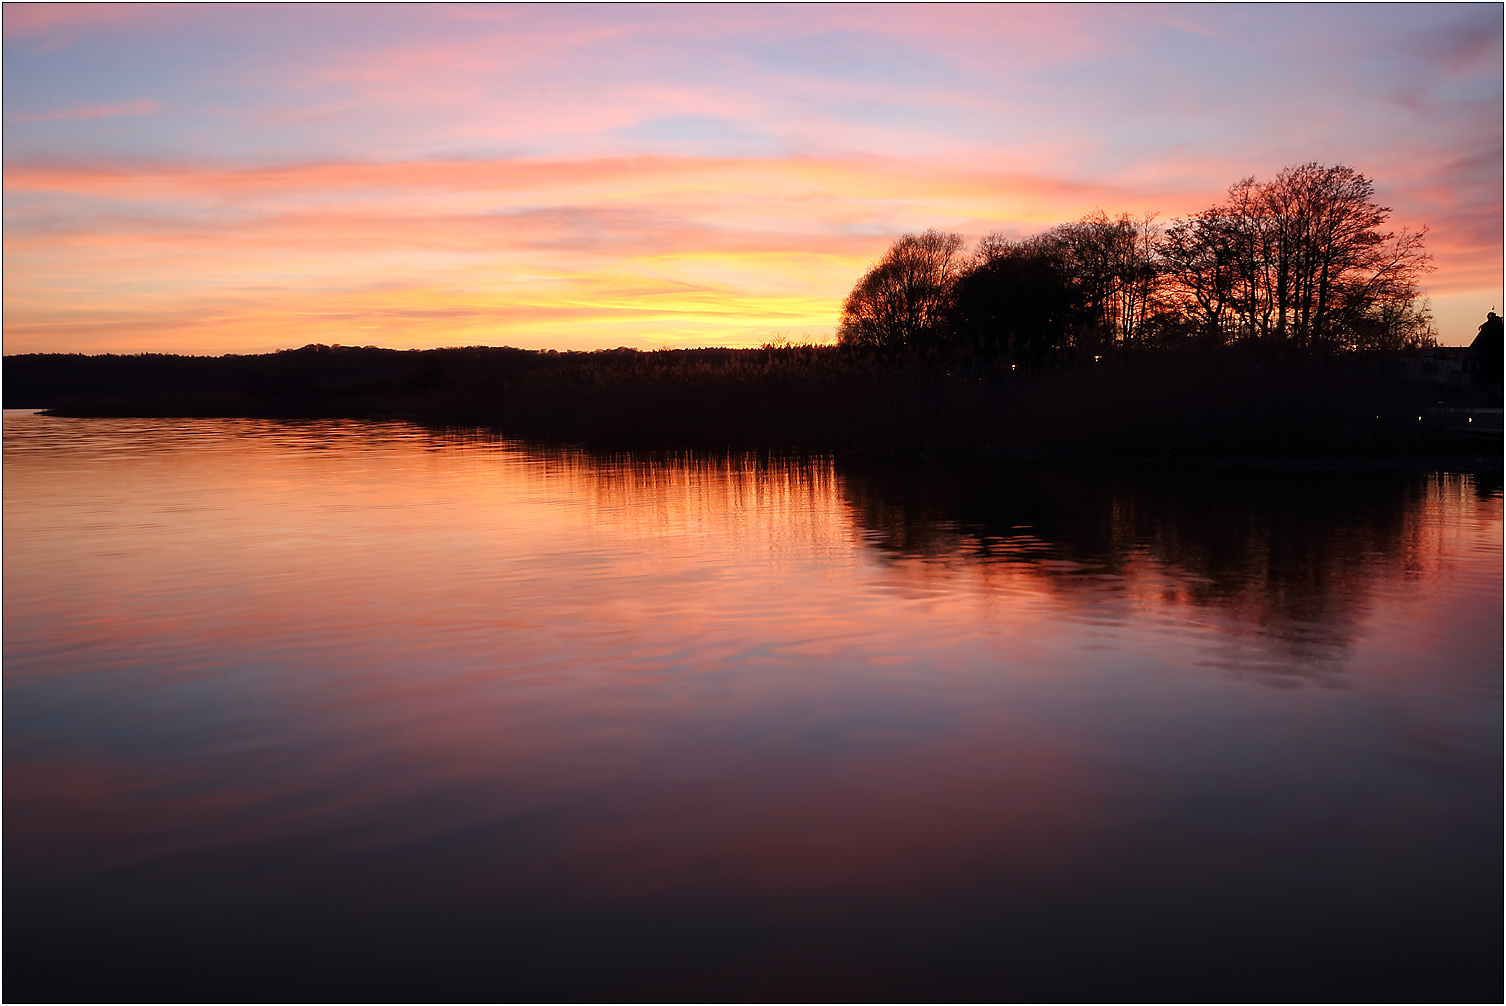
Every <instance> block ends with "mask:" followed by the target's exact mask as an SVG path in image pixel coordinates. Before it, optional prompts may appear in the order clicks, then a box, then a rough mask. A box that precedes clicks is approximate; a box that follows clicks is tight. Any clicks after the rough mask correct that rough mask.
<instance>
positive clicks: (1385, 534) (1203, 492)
mask: <svg viewBox="0 0 1506 1006" xmlns="http://www.w3.org/2000/svg"><path fill="white" fill-rule="evenodd" d="M838 468H839V472H840V474H841V475H842V478H843V483H844V486H845V492H846V496H847V500H848V504H849V506H850V507H851V509H852V512H853V514H854V517H855V519H856V521H857V522H858V523H859V524H860V525H861V527H862V528H863V529H864V531H865V536H866V537H867V539H868V540H869V542H870V544H871V545H872V546H873V547H874V548H877V549H879V550H880V551H881V552H884V553H886V554H888V555H890V556H891V557H892V558H893V559H894V561H895V563H896V565H899V566H905V565H907V564H908V563H909V561H911V560H916V559H925V560H930V561H931V562H933V563H934V562H935V561H937V560H951V561H955V562H961V563H964V564H968V565H978V564H982V565H983V566H985V567H987V566H993V565H1001V566H1006V567H1008V568H1010V569H1012V570H1017V571H1018V572H1020V573H1021V574H1023V575H1026V576H1029V577H1032V578H1034V579H1035V580H1036V581H1037V582H1040V583H1042V584H1045V585H1047V586H1049V587H1050V588H1051V589H1052V590H1054V591H1057V592H1059V593H1061V594H1062V595H1063V596H1066V597H1070V598H1071V599H1072V601H1073V602H1074V603H1077V604H1083V605H1089V604H1094V603H1097V602H1100V601H1107V600H1110V599H1114V598H1123V597H1124V596H1125V592H1126V591H1127V590H1133V591H1135V592H1136V593H1138V594H1139V595H1140V596H1142V597H1151V598H1159V600H1160V602H1161V603H1164V604H1173V605H1191V606H1195V607H1197V608H1201V609H1204V610H1205V613H1206V614H1208V615H1210V616H1214V617H1216V618H1217V619H1218V620H1219V621H1221V622H1223V624H1224V627H1225V628H1226V629H1227V630H1228V631H1230V632H1231V633H1233V635H1234V636H1235V637H1254V638H1255V639H1256V640H1258V641H1259V642H1260V644H1261V646H1260V649H1261V650H1263V651H1267V652H1269V651H1270V650H1274V651H1275V653H1274V654H1272V656H1274V657H1276V658H1277V659H1276V660H1275V661H1274V662H1273V661H1272V660H1270V659H1260V658H1258V657H1256V656H1253V655H1252V656H1248V657H1238V658H1236V659H1235V660H1233V661H1232V662H1231V661H1229V660H1227V659H1225V660H1223V661H1222V662H1223V663H1224V664H1225V665H1226V666H1228V665H1230V664H1231V663H1232V664H1233V665H1235V666H1239V667H1240V668H1241V669H1242V670H1260V671H1265V672H1275V673H1277V674H1278V675H1279V676H1283V677H1289V676H1292V675H1300V676H1307V677H1310V676H1312V675H1315V674H1316V675H1319V676H1323V677H1326V676H1327V673H1328V672H1331V671H1333V670H1336V661H1338V660H1339V659H1341V658H1342V657H1343V656H1344V655H1345V653H1346V652H1347V650H1348V648H1349V646H1350V644H1351V642H1352V640H1353V638H1354V634H1355V626H1356V624H1357V623H1358V621H1359V620H1360V619H1361V618H1362V617H1363V615H1364V614H1365V612H1366V610H1367V609H1368V607H1369V601H1370V597H1371V593H1372V590H1373V588H1374V585H1375V583H1376V581H1377V578H1396V577H1402V578H1421V577H1425V576H1428V575H1431V573H1432V572H1433V571H1435V569H1434V567H1436V562H1435V561H1434V557H1435V556H1436V555H1437V551H1438V543H1437V542H1436V541H1435V540H1434V538H1435V537H1436V534H1437V533H1438V526H1437V525H1436V522H1432V523H1430V522H1429V521H1428V520H1426V519H1424V514H1423V511H1424V509H1425V507H1424V504H1425V503H1426V504H1429V505H1433V506H1437V505H1443V506H1448V505H1450V501H1451V500H1452V501H1453V504H1454V505H1456V506H1465V505H1472V504H1470V503H1469V502H1468V501H1469V499H1470V497H1473V496H1474V495H1475V494H1476V493H1479V494H1488V493H1490V492H1492V491H1494V492H1499V487H1498V486H1496V485H1494V484H1491V485H1487V484H1485V483H1484V482H1481V483H1479V484H1475V483H1473V480H1472V478H1471V477H1470V476H1437V475H1434V476H1428V475H1423V474H1421V473H1415V472H1396V471H1355V470H1346V471H1312V470H1308V471H1301V470H1265V469H1251V468H1198V469H1176V468H1170V467H1167V468H1160V467H1141V468H1117V469H1109V468H1102V467H1092V466H1085V465H1084V466H1073V467H1067V466H1052V465H1044V464H1038V465H1022V464H1005V463H998V462H988V461H943V460H921V461H897V460H883V461H878V460H872V459H869V460H862V461H852V460H844V461H842V462H839V464H838ZM1291 680H1294V681H1295V680H1298V679H1297V678H1291Z"/></svg>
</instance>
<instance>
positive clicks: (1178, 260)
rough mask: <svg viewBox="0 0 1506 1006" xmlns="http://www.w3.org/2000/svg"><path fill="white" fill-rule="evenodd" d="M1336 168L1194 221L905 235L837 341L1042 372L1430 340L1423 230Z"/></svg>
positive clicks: (1286, 180)
mask: <svg viewBox="0 0 1506 1006" xmlns="http://www.w3.org/2000/svg"><path fill="white" fill-rule="evenodd" d="M1374 192H1375V186H1374V184H1373V183H1372V182H1371V180H1370V179H1368V178H1366V177H1365V176H1364V175H1362V174H1360V173H1359V172H1357V171H1355V170H1354V169H1353V168H1350V167H1348V166H1346V165H1337V166H1334V167H1325V166H1323V165H1319V164H1315V163H1309V164H1303V165H1299V166H1296V167H1289V168H1285V169H1283V170H1282V171H1281V172H1279V173H1278V174H1277V175H1276V176H1275V178H1273V179H1271V180H1270V181H1267V182H1259V181H1256V180H1255V179H1254V178H1246V179H1243V180H1241V181H1239V182H1237V183H1235V184H1234V185H1233V186H1231V187H1230V188H1229V191H1228V196H1227V198H1226V199H1225V200H1224V201H1222V202H1220V203H1219V204H1217V205H1215V206H1212V207H1210V208H1208V209H1206V210H1204V211H1202V212H1201V213H1197V214H1194V215H1193V216H1191V217H1187V218H1185V219H1178V220H1174V221H1171V222H1170V224H1169V225H1167V226H1160V225H1158V224H1157V223H1156V218H1155V215H1154V214H1151V215H1148V216H1144V217H1140V218H1134V217H1131V216H1130V215H1129V214H1127V213H1122V214H1120V215H1119V216H1118V217H1110V216H1109V215H1108V214H1106V213H1104V212H1103V211H1101V210H1100V211H1098V212H1095V213H1092V214H1090V215H1088V216H1085V217H1083V218H1082V219H1081V220H1078V221H1077V222H1075V223H1067V224H1062V225H1060V226H1057V227H1053V228H1051V229H1050V230H1048V231H1046V232H1044V233H1042V234H1038V235H1036V236H1034V237H1031V238H1028V239H1025V240H1019V241H1012V240H1009V239H1008V238H1005V237H1004V236H1002V235H999V234H990V235H988V236H986V237H984V238H983V239H982V240H981V241H980V242H979V244H978V246H977V248H976V249H975V250H974V252H973V253H972V254H971V255H968V254H965V253H964V250H963V249H964V243H963V239H962V236H961V235H960V234H946V233H940V232H938V231H934V230H930V231H926V232H925V233H923V234H906V235H904V236H903V237H902V238H900V239H899V240H898V241H897V242H895V244H894V245H893V246H892V247H891V248H890V249H889V251H888V252H887V253H886V254H885V255H884V257H883V258H882V259H881V260H880V261H879V262H878V263H877V264H876V265H874V267H873V268H872V269H870V270H869V271H868V273H867V274H866V275H864V276H863V277H862V279H860V280H859V281H858V283H857V285H856V286H855V287H854V288H853V290H852V293H851V294H850V295H849V296H848V298H847V301H846V303H845V304H844V305H843V309H842V320H841V324H840V326H839V328H838V335H839V339H840V341H841V342H842V343H843V344H844V345H847V346H850V347H853V348H857V349H863V350H866V351H868V352H871V353H875V354H880V355H884V356H888V357H891V358H910V359H916V358H921V359H931V360H938V359H944V360H947V361H950V362H953V363H954V364H957V365H967V366H972V367H974V368H983V369H987V368H988V367H990V366H994V367H997V366H1013V367H1016V368H1018V367H1021V366H1024V367H1036V368H1038V367H1041V366H1046V365H1050V364H1052V363H1060V362H1062V361H1065V360H1069V359H1071V358H1074V357H1076V358H1081V357H1083V356H1102V355H1103V354H1105V353H1108V352H1114V351H1121V350H1125V349H1133V348H1161V349H1178V348H1185V347H1187V346H1189V345H1195V344H1200V345H1204V346H1215V347H1217V346H1223V345H1225V344H1229V343H1233V342H1258V343H1261V344H1264V345H1268V346H1280V347H1282V348H1285V349H1288V350H1299V351H1307V352H1338V351H1345V350H1372V351H1373V350H1402V349H1416V348H1421V347H1424V346H1428V345H1431V344H1432V343H1433V341H1434V338H1433V329H1432V319H1431V317H1430V315H1429V312H1428V309H1427V306H1426V303H1425V302H1424V301H1423V299H1422V297H1421V293H1420V290H1419V287H1418V283H1419V280H1420V279H1421V277H1422V276H1423V275H1424V274H1425V273H1426V272H1428V271H1430V270H1431V265H1430V262H1429V257H1428V254H1427V252H1426V251H1425V250H1424V247H1423V232H1408V231H1405V230H1403V231H1400V232H1391V231H1386V230H1383V229H1382V228H1383V226H1384V224H1385V222H1386V221H1387V219H1389V217H1390V214H1391V210H1390V208H1389V207H1385V206H1381V205H1379V204H1377V203H1376V202H1375V199H1374Z"/></svg>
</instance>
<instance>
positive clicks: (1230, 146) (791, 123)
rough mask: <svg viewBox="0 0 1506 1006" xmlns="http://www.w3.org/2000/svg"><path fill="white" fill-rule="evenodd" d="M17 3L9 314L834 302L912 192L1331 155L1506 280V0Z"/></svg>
mask: <svg viewBox="0 0 1506 1006" xmlns="http://www.w3.org/2000/svg"><path fill="white" fill-rule="evenodd" d="M4 17H5V57H6V62H5V83H6V85H7V86H6V89H5V95H4V97H5V141H6V159H5V182H4V184H5V194H6V206H5V210H6V225H5V250H6V260H5V271H6V276H5V278H6V284H5V312H6V322H7V324H6V335H7V341H6V351H7V352H19V351H27V350H33V349H49V348H52V349H77V350H102V349H113V350H142V349H169V348H170V349H176V350H185V349H192V350H197V351H201V352H222V351H227V350H232V349H253V348H271V347H276V346H285V345H300V344H302V343H305V342H310V341H324V342H342V343H377V344H382V345H395V346H409V345H414V346H418V345H447V344H458V343H474V342H498V343H504V342H505V343H511V344H515V345H529V346H546V345H552V346H557V347H559V348H592V347H594V346H598V345H619V344H628V345H642V346H650V345H665V344H669V345H689V344H693V345H704V344H716V343H723V344H748V343H757V342H760V341H762V340H763V339H764V338H766V337H767V335H768V334H769V333H770V332H774V331H781V332H790V333H791V334H794V335H797V336H800V335H804V336H808V337H817V338H818V337H823V336H825V335H828V334H829V333H830V332H831V330H832V328H833V326H834V324H835V315H836V311H837V309H838V306H839V305H840V301H841V299H842V297H843V296H844V295H845V293H846V292H847V289H848V288H849V287H850V285H851V283H852V282H853V280H854V279H855V278H856V277H857V275H858V274H860V273H861V271H862V270H863V268H864V267H865V266H866V265H867V264H868V263H869V262H870V261H871V260H872V259H873V258H874V257H875V256H877V255H878V254H879V253H880V252H881V250H882V249H883V247H884V246H886V245H887V244H888V243H889V241H891V240H892V239H893V238H894V237H895V236H897V235H898V234H899V233H901V232H903V231H906V230H915V229H923V228H925V227H932V226H934V227H938V228H945V229H953V230H960V231H962V232H964V233H966V234H968V235H969V236H970V237H977V236H980V235H981V234H983V233H985V232H987V231H990V230H1002V231H1004V232H1006V233H1009V234H1015V235H1025V234H1029V233H1033V232H1035V231H1038V230H1040V229H1043V228H1045V227H1048V226H1051V225H1052V224H1054V223H1057V222H1060V221H1062V220H1069V219H1075V218H1077V217H1079V216H1081V215H1082V214H1084V213H1086V212H1089V211H1091V210H1094V209H1098V208H1103V209H1106V210H1109V211H1111V212H1115V211H1119V210H1126V211H1130V212H1135V213H1140V212H1151V211H1158V212H1160V213H1161V215H1162V217H1163V218H1168V217H1172V216H1176V215H1178V214H1183V213H1188V212H1191V211H1194V210H1196V209H1198V208H1201V207H1202V206H1204V205H1207V204H1208V203H1209V202H1210V201H1212V200H1214V199H1217V198H1218V197H1219V195H1220V194H1221V192H1222V191H1223V190H1224V188H1225V187H1226V186H1227V185H1228V184H1229V183H1231V182H1233V181H1235V180H1236V179H1238V178H1240V177H1243V176H1246V175H1252V174H1253V175H1257V176H1261V177H1268V176H1269V175H1270V174H1272V173H1273V172H1274V171H1276V170H1277V169H1279V168H1280V167H1281V166H1283V165H1284V164H1289V163H1297V162H1300V161H1306V160H1318V161H1322V162H1326V163H1338V162H1342V163H1348V164H1352V165H1354V166H1355V167H1357V168H1359V169H1360V170H1362V171H1364V172H1366V173H1367V174H1369V175H1370V176H1372V177H1373V178H1374V179H1375V180H1376V182H1377V186H1378V189H1379V195H1380V198H1381V201H1382V202H1384V203H1386V204H1387V205H1390V206H1392V207H1393V208H1394V210H1395V217H1394V221H1393V222H1394V223H1395V224H1396V225H1398V226H1408V227H1420V226H1424V225H1426V226H1428V227H1429V228H1430V235H1429V244H1430V247H1431V249H1432V250H1433V253H1434V256H1435V260H1436V263H1437V265H1438V270H1437V272H1436V273H1435V274H1434V275H1433V277H1432V279H1431V286H1430V291H1431V292H1432V293H1433V294H1434V295H1435V298H1436V299H1437V300H1438V301H1439V302H1440V303H1443V302H1444V301H1447V303H1448V304H1450V305H1454V304H1460V305H1463V304H1466V303H1469V302H1470V298H1471V297H1473V298H1476V299H1482V303H1483V302H1484V301H1491V300H1495V301H1499V297H1500V271H1501V227H1502V225H1501V219H1502V208H1501V184H1502V171H1501V164H1502V157H1503V153H1502V126H1501V120H1502V116H1501V112H1502V101H1501V95H1502V85H1501V77H1500V72H1499V70H1500V62H1501V41H1500V27H1501V12H1500V9H1499V8H1498V7H1490V6H1487V5H1467V4H1466V5H1438V6H1434V7H1428V8H1417V7H1410V8H1401V9H1399V10H1398V9H1395V8H1390V7H1382V6H1375V7H1360V8H1353V7H1348V8H1343V9H1342V10H1340V9H1338V8H1324V7H1318V8H1307V7H1303V8H1252V7H1233V8H1229V7H1200V6H1192V7H1188V6H1183V5H1178V6H1175V7H1165V8H1163V7H1154V6H1153V7H1148V8H1147V7H1133V8H1131V7H1034V6H1029V7H1001V6H994V5H988V6H977V7H956V8H954V7H939V8H938V7H907V6H880V7H845V6H839V7H667V8H666V7H554V6H523V7H515V6H505V7H489V6H461V7H448V6H439V7H428V6H425V7H411V6H404V5H397V6H377V7H363V8H355V9H352V8H335V7H284V8H262V7H192V6H189V7H172V6H125V7H114V6H109V5H103V6H99V5H78V6H66V5H65V6H62V7H51V6H48V5H30V4H27V5H15V4H10V5H7V6H6V7H5V12H4ZM122 95H129V96H130V97H129V99H125V98H122V97H121V96H122ZM1485 306H1486V307H1488V306H1489V304H1488V303H1486V304H1485ZM1451 309H1452V308H1451ZM1482 310H1483V309H1482ZM1467 316H1468V311H1467V310H1466V309H1465V308H1463V307H1460V308H1459V309H1458V317H1459V320H1457V321H1450V325H1452V326H1453V329H1451V330H1446V331H1445V332H1444V334H1445V337H1446V338H1447V339H1449V340H1450V341H1463V340H1464V339H1467V337H1468V335H1471V334H1472V333H1473V328H1472V326H1469V331H1468V332H1467V333H1466V332H1464V331H1463V328H1464V327H1465V326H1466V319H1467ZM342 326H345V327H346V328H347V329H348V331H347V332H345V333H344V334H341V331H340V330H341V327H342Z"/></svg>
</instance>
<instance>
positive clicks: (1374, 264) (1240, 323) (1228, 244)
mask: <svg viewBox="0 0 1506 1006" xmlns="http://www.w3.org/2000/svg"><path fill="white" fill-rule="evenodd" d="M1374 195H1375V186H1374V184H1373V183H1372V182H1371V181H1370V179H1368V178H1366V177H1365V176H1364V175H1362V174H1360V173H1359V172H1357V171H1355V170H1354V169H1353V168H1350V167H1348V166H1346V165H1336V166H1333V167H1325V166H1323V165H1320V164H1316V163H1308V164H1302V165H1298V166H1296V167H1288V168H1283V169H1282V170H1281V171H1280V172H1279V173H1278V174H1277V175H1276V177H1275V178H1274V179H1272V180H1271V181H1269V182H1257V181H1256V180H1255V179H1254V178H1245V179H1241V180H1240V181H1238V182H1236V183H1235V184H1234V185H1232V186H1230V188H1229V195H1228V199H1227V200H1226V201H1225V202H1224V203H1222V204H1220V205H1218V206H1215V207H1212V208H1210V209H1208V210H1205V211H1203V212H1202V213H1199V214H1197V215H1196V216H1193V217H1190V218H1187V219H1185V220H1178V221H1175V222H1174V223H1173V224H1172V225H1171V227H1170V228H1168V230H1167V234H1166V238H1165V240H1164V241H1163V242H1162V245H1161V250H1162V255H1163V258H1164V261H1165V263H1166V269H1167V275H1168V279H1169V281H1170V283H1171V287H1172V290H1171V292H1172V294H1173V296H1175V297H1176V298H1177V299H1179V300H1180V301H1181V302H1182V303H1183V304H1184V305H1186V307H1187V309H1188V310H1192V311H1195V312H1196V313H1197V315H1198V317H1199V320H1200V322H1201V324H1203V325H1204V326H1206V327H1209V328H1213V329H1216V330H1218V331H1219V332H1220V333H1222V334H1223V335H1226V336H1232V337H1236V338H1239V337H1246V338H1248V337H1256V338H1261V339H1269V340H1275V341H1277V342H1281V343H1292V344H1295V345H1298V346H1302V347H1306V348H1320V349H1340V348H1403V347H1406V346H1411V345H1419V344H1422V343H1425V342H1427V341H1428V340H1430V339H1431V331H1432V327H1431V317H1430V315H1429V313H1428V310H1427V307H1426V305H1425V304H1421V303H1419V301H1420V294H1419V291H1418V288H1417V284H1418V282H1419V280H1420V278H1421V276H1422V275H1423V274H1424V273H1426V272H1427V271H1429V269H1430V268H1431V267H1430V266H1429V264H1428V263H1429V259H1428V255H1427V253H1426V251H1425V250H1424V249H1423V234H1424V233H1425V232H1408V231H1402V232H1400V233H1392V232H1388V231H1382V230H1381V227H1382V225H1384V223H1385V222H1386V220H1387V219H1389V217H1390V214H1391V210H1390V208H1389V207H1386V206H1381V205H1379V204H1377V203H1376V202H1375V199H1374Z"/></svg>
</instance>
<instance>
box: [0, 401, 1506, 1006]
mask: <svg viewBox="0 0 1506 1006" xmlns="http://www.w3.org/2000/svg"><path fill="white" fill-rule="evenodd" d="M4 434H5V446H4V476H5V478H4V491H5V510H4V523H5V528H4V530H5V538H4V546H5V548H4V573H5V581H4V582H5V598H4V600H5V607H4V643H5V651H4V652H5V702H4V728H5V779H4V781H5V789H4V810H5V815H4V829H5V834H4V838H5V845H4V855H5V864H4V865H5V894H4V897H5V921H6V923H7V925H6V927H5V965H6V967H5V972H4V977H5V986H6V987H5V995H6V997H7V998H8V999H11V1000H18V999H33V1000H36V999H62V998H90V999H106V1000H109V999H130V998H158V999H160V998H167V999H171V998H209V999H215V998H219V999H227V998H228V999H251V1000H255V999H269V998H270V999H276V998H296V999H318V998H337V999H379V1000H380V999H418V1000H434V999H455V998H460V999H465V998H478V999H500V1000H509V999H551V998H571V999H578V998H608V999H612V998H634V997H640V998H654V999H676V998H692V999H722V998H763V999H767V998H780V997H785V998H788V997H799V998H806V999H821V998H886V997H904V998H911V999H921V1000H935V999H958V998H961V999H992V1000H997V999H1006V1000H1007V999H1019V998H1050V999H1060V998H1075V997H1089V998H1111V999H1134V998H1147V997H1149V998H1167V997H1175V996H1177V995H1178V994H1181V995H1195V996H1201V997H1206V998H1216V999H1232V1000H1241V999H1250V998H1269V997H1280V996H1288V997H1302V998H1325V997H1327V998H1363V999H1427V1000H1447V999H1455V998H1460V999H1463V998H1484V999H1499V997H1500V993H1501V939H1502V926H1501V906H1502V893H1501V892H1502V879H1503V878H1502V857H1501V846H1502V718H1503V717H1502V687H1501V686H1502V574H1501V558H1502V557H1501V550H1502V499H1501V491H1500V486H1499V483H1498V482H1493V480H1491V479H1488V478H1484V477H1478V476H1469V475H1447V474H1437V473H1434V474H1408V473H1397V472H1379V473H1376V472H1371V473H1356V472H1353V471H1349V472H1281V471H1250V470H1233V469H1231V470H1200V471H1185V470H1176V469H1166V470H1147V469H1140V470H1138V471H1137V470H1124V471H1119V472H1112V471H1086V470H1081V469H1077V470H1073V469H1049V468H1039V467H1037V468H1028V467H1021V466H1018V465H1015V466H1001V465H992V466H991V465H988V464H983V463H973V464H958V463H943V462H928V463H920V462H911V463H908V464H902V463H899V462H892V463H891V462H882V461H867V462H863V463H855V462H844V461H838V462H833V461H832V460H831V459H821V458H817V459H794V460H789V459H786V460H779V459H775V460H769V459H762V460H760V459H757V458H751V457H740V456H739V457H732V458H706V457H669V458H658V459H648V458H638V459H633V458H617V459H604V458H592V457H588V456H584V455H580V454H573V453H567V452H559V451H553V452H551V451H540V450H531V449H528V448H526V447H523V446H519V445H516V444H507V443H498V442H492V441H487V440H484V439H477V438H466V437H462V436H454V435H441V434H437V433H432V432H426V431H423V430H420V429H416V428H412V427H407V426H403V425H399V424H388V425H381V424H358V423H339V422H310V423H280V422H260V421H230V420H225V421H218V420H191V421H159V422H150V421H141V420H75V419H69V420H63V419H48V418H44V417H38V416H28V415H16V414H13V413H8V414H7V415H6V416H5V423H4Z"/></svg>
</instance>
